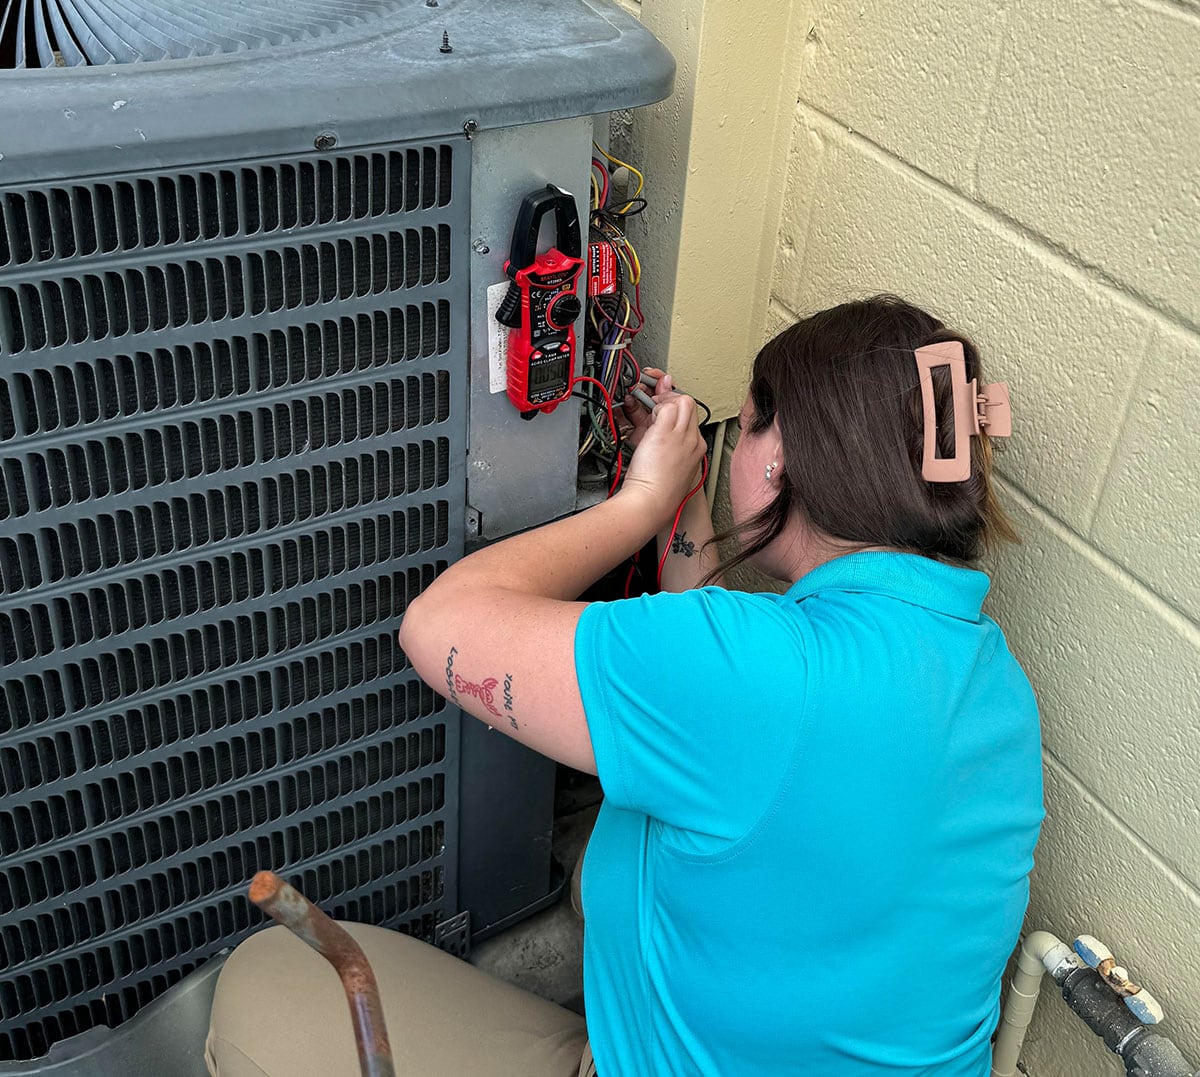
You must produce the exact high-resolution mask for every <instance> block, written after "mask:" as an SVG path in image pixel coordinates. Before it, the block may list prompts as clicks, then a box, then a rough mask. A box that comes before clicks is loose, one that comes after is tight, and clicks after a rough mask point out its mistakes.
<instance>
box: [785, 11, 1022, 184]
mask: <svg viewBox="0 0 1200 1077" xmlns="http://www.w3.org/2000/svg"><path fill="white" fill-rule="evenodd" d="M1006 21H1007V11H1006V7H1005V5H1003V4H979V3H974V2H972V0H930V2H927V3H921V4H861V3H859V4H848V3H842V2H838V0H825V2H824V3H821V4H819V5H817V6H816V9H815V12H814V14H813V18H812V25H811V27H807V26H806V27H800V28H799V29H800V30H802V31H804V32H805V33H806V34H807V39H806V41H805V46H804V62H803V66H802V68H801V76H800V99H801V100H803V101H806V102H809V103H811V104H813V105H815V106H816V107H817V108H819V109H821V110H822V111H823V112H826V113H828V114H829V115H831V116H833V117H834V118H835V119H837V120H839V121H840V122H842V123H843V124H845V125H847V126H849V127H852V128H853V129H854V130H855V131H858V132H861V133H862V134H863V135H865V136H866V137H867V138H869V139H870V140H871V141H872V142H876V143H878V144H879V145H881V146H884V147H886V148H887V149H888V150H890V151H892V152H893V153H895V154H896V155H897V156H899V157H902V158H904V159H905V160H906V161H911V162H912V163H913V164H915V165H916V166H917V167H918V168H920V169H922V170H923V171H925V172H928V173H930V175H934V176H937V177H938V178H940V179H943V180H945V181H946V182H947V183H950V184H953V185H954V186H958V187H963V188H967V187H969V186H970V184H971V181H972V175H973V172H974V163H975V153H976V147H977V146H978V144H979V138H980V135H981V133H982V130H983V123H984V119H985V116H986V113H987V102H988V95H989V93H990V91H991V86H992V82H993V80H994V78H995V73H996V69H997V65H998V63H999V58H1000V53H1001V50H1002V48H1003V44H1004V29H1005V23H1006Z"/></svg>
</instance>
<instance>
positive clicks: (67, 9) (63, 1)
mask: <svg viewBox="0 0 1200 1077" xmlns="http://www.w3.org/2000/svg"><path fill="white" fill-rule="evenodd" d="M412 6H413V0H407V2H405V0H336V2H328V0H238V2H237V3H228V2H223V0H188V2H187V3H183V2H182V0H154V2H153V3H142V4H138V3H136V2H134V3H129V2H127V0H86V2H80V0H0V69H4V68H8V69H14V68H30V67H35V68H48V67H79V66H89V65H94V64H128V63H136V62H138V61H142V60H180V59H185V58H187V57H190V56H213V55H216V54H218V53H230V52H244V51H247V50H250V49H265V48H272V47H278V46H280V45H286V44H289V43H291V42H296V41H303V40H306V39H310V38H315V37H319V36H321V35H324V34H330V33H335V32H337V31H338V30H342V29H344V28H347V27H353V26H359V25H363V24H366V23H369V22H371V21H373V20H375V19H379V18H382V17H384V16H387V15H391V14H393V13H394V12H396V11H398V10H401V9H403V8H406V7H412Z"/></svg>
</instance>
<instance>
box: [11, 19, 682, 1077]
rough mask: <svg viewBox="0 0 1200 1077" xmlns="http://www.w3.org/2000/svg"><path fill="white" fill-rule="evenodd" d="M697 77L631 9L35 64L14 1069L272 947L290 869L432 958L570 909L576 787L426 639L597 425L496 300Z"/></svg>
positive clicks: (567, 491)
mask: <svg viewBox="0 0 1200 1077" xmlns="http://www.w3.org/2000/svg"><path fill="white" fill-rule="evenodd" d="M443 34H446V35H448V37H449V42H450V48H451V49H452V51H450V52H442V51H441V45H442V41H443ZM672 74H673V64H672V62H671V60H670V57H669V55H668V54H667V53H666V52H665V50H663V49H662V48H661V46H659V45H658V44H657V43H656V42H655V41H654V39H653V38H652V36H651V35H649V34H648V33H647V32H646V31H644V30H643V29H642V28H641V27H640V26H639V25H638V23H637V22H636V21H635V20H633V19H631V18H630V17H628V16H627V15H625V14H624V13H622V12H621V11H620V10H619V9H618V8H616V7H615V5H612V4H610V3H606V2H602V0H520V2H509V3H503V4H500V3H491V2H487V0H441V6H440V7H430V6H428V5H427V4H426V3H425V2H424V0H411V2H409V3H406V4H404V5H403V6H400V7H398V8H397V10H396V11H395V12H394V13H393V14H391V15H383V16H380V17H379V18H377V19H376V20H375V21H373V22H370V23H366V24H363V25H358V26H353V27H349V28H347V29H343V30H339V31H337V32H335V33H330V34H326V35H325V36H323V37H321V38H319V39H313V40H305V41H302V42H298V43H296V44H288V45H281V46H278V47H275V48H270V49H267V48H263V49H256V50H255V49H251V50H243V51H239V52H235V53H230V54H226V55H219V56H209V57H204V58H193V59H176V60H166V61H153V62H138V63H126V64H112V65H106V66H103V67H77V68H54V69H47V70H17V71H0V655H3V658H4V667H3V669H2V670H0V852H2V853H3V857H2V859H0V929H3V931H4V932H5V935H4V938H3V939H2V940H0V941H2V942H3V946H2V947H0V950H2V951H3V952H2V954H0V957H2V958H3V961H2V963H0V1044H2V1045H3V1050H0V1060H3V1059H5V1058H14V1057H16V1058H28V1057H30V1056H31V1054H33V1055H36V1054H39V1053H40V1052H41V1051H42V1050H44V1048H45V1045H46V1044H47V1043H51V1042H54V1041H58V1040H62V1039H63V1038H64V1037H69V1036H71V1035H72V1033H73V1032H76V1031H82V1030H86V1029H88V1028H93V1027H95V1026H96V1025H97V1024H103V1023H110V1024H117V1023H120V1022H122V1021H124V1020H125V1019H126V1018H128V1017H129V1016H130V1015H131V1014H132V1013H134V1012H135V1011H137V1010H138V1009H139V1008H140V1007H143V1006H145V1005H147V1004H148V1003H150V1002H151V1000H152V999H154V998H155V997H157V996H159V995H161V993H162V992H163V991H164V990H165V989H166V988H167V987H169V986H170V985H171V984H172V983H176V982H178V981H179V980H180V978H181V977H183V976H185V975H186V974H187V973H188V971H189V970H191V969H193V968H196V967H197V966H198V965H200V964H201V963H202V962H204V961H205V960H206V959H208V958H210V957H211V956H212V955H213V954H215V953H217V952H218V951H220V950H221V949H222V948H225V947H228V946H229V945H232V944H234V943H236V942H237V941H238V939H240V938H241V937H244V935H245V934H246V933H247V932H248V931H250V930H252V929H253V928H254V927H255V926H256V925H257V924H258V922H259V918H258V917H252V916H251V915H250V911H249V910H248V908H246V907H245V902H244V899H243V898H242V897H241V896H240V894H241V893H242V891H243V890H244V884H245V882H246V881H248V879H249V877H250V875H251V874H252V873H253V871H254V870H256V869H257V868H260V867H274V868H282V869H283V871H284V872H285V874H288V875H289V876H290V877H291V878H293V879H294V880H296V881H298V882H299V883H300V884H301V886H302V888H303V889H305V890H306V891H307V892H308V893H309V896H310V897H313V898H314V899H315V900H318V901H321V902H322V903H323V904H324V905H325V906H326V907H327V908H328V909H330V911H333V912H334V913H335V914H339V915H347V916H350V917H351V918H355V919H364V920H372V921H374V922H378V923H384V924H388V925H390V926H396V927H401V928H403V929H404V930H408V931H412V932H414V933H417V934H422V935H433V934H435V933H436V931H437V928H438V926H439V925H444V924H445V923H446V922H447V921H449V920H453V919H455V913H456V912H458V911H459V910H460V909H463V908H465V907H470V908H472V909H474V910H475V912H476V914H477V915H478V916H479V917H480V918H481V919H482V921H484V922H483V923H480V924H479V925H477V926H480V927H484V928H488V927H494V926H495V925H496V924H499V923H502V922H504V921H506V920H507V919H511V918H512V917H513V916H515V915H519V914H520V911H521V909H522V908H523V907H527V906H528V905H529V904H530V903H536V901H537V900H538V897H539V894H544V893H545V890H546V888H547V886H548V885H549V882H548V875H549V868H548V862H549V811H550V796H551V794H552V786H553V773H552V769H549V768H547V766H546V765H545V764H544V762H539V761H537V760H536V759H535V757H533V756H532V755H531V754H530V753H526V752H523V751H517V752H514V750H513V746H512V745H511V744H509V742H507V741H502V738H500V737H498V736H494V735H493V736H492V737H491V738H490V739H489V738H488V737H487V736H481V735H480V731H481V728H482V727H479V728H478V729H477V728H476V726H475V723H469V724H468V726H467V728H466V730H465V731H462V730H460V719H459V715H458V714H457V713H456V712H454V711H452V710H450V709H448V708H446V707H444V706H442V704H441V703H440V701H437V700H435V699H434V698H433V697H432V694H431V693H430V692H429V690H428V689H427V688H424V687H423V686H421V685H420V684H419V682H418V681H417V679H416V678H415V676H414V674H413V673H412V671H411V669H410V668H409V667H408V665H407V662H406V661H405V660H404V656H403V655H402V654H400V653H399V650H398V647H396V645H395V627H396V625H397V624H398V622H399V619H400V617H401V615H402V613H403V610H404V607H405V605H406V604H407V602H408V601H410V600H411V597H412V596H413V595H414V594H415V593H417V592H419V591H420V590H421V589H422V588H423V587H424V586H426V585H427V584H428V581H429V580H430V579H432V578H433V575H434V574H436V573H437V572H438V571H440V570H441V569H442V568H443V567H444V566H445V565H446V564H448V563H450V562H451V561H453V560H454V559H455V558H456V557H458V556H461V553H462V551H463V548H464V543H465V542H466V541H467V540H468V539H469V538H476V537H483V538H489V537H494V536H498V535H501V534H506V533H509V532H511V531H514V530H518V529H521V528H524V527H528V526H532V525H535V524H537V523H539V522H542V521H544V520H546V519H549V518H552V517H554V516H558V515H561V514H563V513H565V512H569V511H571V509H572V508H573V507H574V499H575V447H576V437H577V412H576V410H575V409H574V408H573V407H570V406H563V407H561V408H559V409H558V411H556V412H555V413H554V415H552V416H548V417H546V416H539V417H538V418H537V419H536V420H535V421H534V422H532V423H524V422H522V421H521V420H520V418H519V417H518V416H517V414H516V412H515V410H513V409H512V408H511V407H510V406H509V405H508V404H507V402H506V400H505V398H504V397H503V395H493V394H491V393H490V392H488V391H487V370H486V362H485V358H486V311H485V310H484V309H483V296H484V293H485V291H486V288H487V287H488V285H490V284H493V283H495V282H497V281H499V280H501V279H502V264H503V260H504V256H505V253H506V248H507V245H508V239H509V231H510V229H511V221H512V216H513V215H514V214H515V211H516V207H517V205H518V203H519V201H520V199H521V197H522V196H523V195H525V194H526V193H528V191H529V190H530V189H532V188H533V187H537V186H541V185H543V184H545V183H547V182H553V183H556V184H558V185H560V186H563V187H565V188H567V189H569V190H573V191H575V192H577V193H578V195H579V198H580V209H581V213H582V212H583V211H584V210H585V209H586V206H585V202H584V194H585V192H586V190H587V183H588V157H589V155H590V154H589V139H590V133H591V120H590V119H589V118H588V117H589V116H590V115H591V114H592V113H596V112H603V111H606V110H609V109H613V108H626V107H631V106H635V105H639V104H644V103H647V102H649V101H652V100H656V99H658V98H660V97H662V96H664V95H665V94H666V93H667V92H669V89H670V84H671V79H672ZM483 248H486V251H484V250H483ZM468 502H470V506H471V507H470V508H468ZM97 738H99V739H97ZM493 742H494V743H497V744H498V743H502V744H503V747H502V748H496V747H493V746H492V745H493ZM501 803H502V804H503V805H504V807H505V813H506V814H504V816H503V818H502V819H501V818H500V817H499V816H498V815H497V813H496V811H495V805H497V804H501ZM514 803H522V804H523V805H524V806H525V807H526V809H527V810H525V811H524V813H523V817H522V819H521V820H520V826H517V825H516V824H515V823H514V819H513V815H512V811H511V807H512V805H513V804H514ZM206 827H208V828H209V829H207V830H206ZM521 827H523V828H524V829H521ZM501 830H503V831H504V833H503V834H501ZM501 839H502V841H501ZM498 841H500V842H501V843H500V844H498ZM503 842H507V843H508V845H507V846H505V845H504V844H503ZM506 848H507V850H508V851H507V852H504V850H505V849H506ZM485 852H486V854H487V856H485V855H484V853H485ZM500 853H502V854H503V855H498V854H500ZM488 857H490V859H488ZM489 880H490V882H491V887H490V890H489V886H488V884H489ZM501 891H502V893H501ZM177 997H178V996H177ZM64 1046H65V1045H64ZM98 1049H99V1048H97V1047H96V1045H95V1042H94V1040H91V1039H89V1047H88V1051H89V1052H91V1051H95V1050H98ZM122 1049H123V1050H124V1049H125V1048H122ZM32 1066H33V1068H32V1069H31V1070H30V1071H29V1072H39V1069H38V1066H39V1063H36V1062H35V1063H33V1064H32ZM5 1072H17V1071H14V1070H10V1069H9V1068H5ZM64 1072H65V1071H64ZM78 1072H80V1073H82V1072H100V1070H99V1069H96V1068H95V1067H93V1068H92V1069H88V1068H87V1067H84V1068H82V1069H79V1070H78Z"/></svg>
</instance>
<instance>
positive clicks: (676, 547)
mask: <svg viewBox="0 0 1200 1077" xmlns="http://www.w3.org/2000/svg"><path fill="white" fill-rule="evenodd" d="M671 552H672V553H681V554H683V556H684V557H691V556H692V554H694V553H695V552H696V544H695V543H694V542H688V541H687V532H686V531H680V532H679V534H678V535H676V536H675V537H674V538H673V539H671Z"/></svg>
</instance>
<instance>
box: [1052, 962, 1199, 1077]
mask: <svg viewBox="0 0 1200 1077" xmlns="http://www.w3.org/2000/svg"><path fill="white" fill-rule="evenodd" d="M1060 986H1061V987H1062V994H1063V998H1064V999H1065V1000H1066V1002H1067V1005H1068V1006H1070V1007H1071V1009H1072V1010H1074V1011H1075V1013H1077V1014H1078V1015H1079V1016H1080V1017H1081V1018H1082V1019H1083V1021H1084V1023H1085V1024H1086V1025H1087V1026H1088V1028H1090V1029H1091V1030H1092V1031H1093V1032H1094V1033H1096V1035H1097V1036H1100V1037H1101V1038H1102V1039H1103V1040H1104V1045H1105V1046H1106V1047H1107V1048H1108V1049H1109V1050H1110V1051H1112V1052H1113V1054H1115V1055H1119V1056H1120V1057H1121V1059H1122V1061H1124V1063H1125V1073H1126V1075H1127V1077H1200V1074H1197V1073H1193V1071H1192V1067H1191V1065H1190V1064H1189V1063H1188V1061H1187V1060H1186V1059H1185V1058H1184V1057H1183V1053H1182V1052H1181V1051H1180V1050H1179V1048H1178V1047H1176V1046H1175V1044H1174V1043H1173V1042H1172V1041H1171V1040H1169V1039H1167V1037H1166V1036H1163V1035H1161V1034H1160V1033H1158V1032H1153V1031H1151V1029H1150V1028H1148V1027H1146V1026H1145V1025H1143V1024H1142V1023H1141V1022H1140V1021H1139V1020H1138V1019H1137V1018H1136V1017H1134V1016H1133V1014H1132V1013H1130V1012H1129V1010H1128V1009H1127V1008H1126V1006H1125V1003H1124V1002H1123V1001H1122V1000H1121V998H1120V997H1119V996H1118V995H1116V994H1115V993H1114V992H1113V990H1112V988H1110V987H1109V986H1108V984H1106V983H1105V982H1104V979H1103V977H1101V975H1100V974H1099V973H1098V972H1096V971H1095V969H1075V970H1074V971H1073V972H1070V973H1069V974H1068V975H1067V976H1066V978H1065V979H1064V980H1063V981H1062V984H1061V985H1060Z"/></svg>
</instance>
